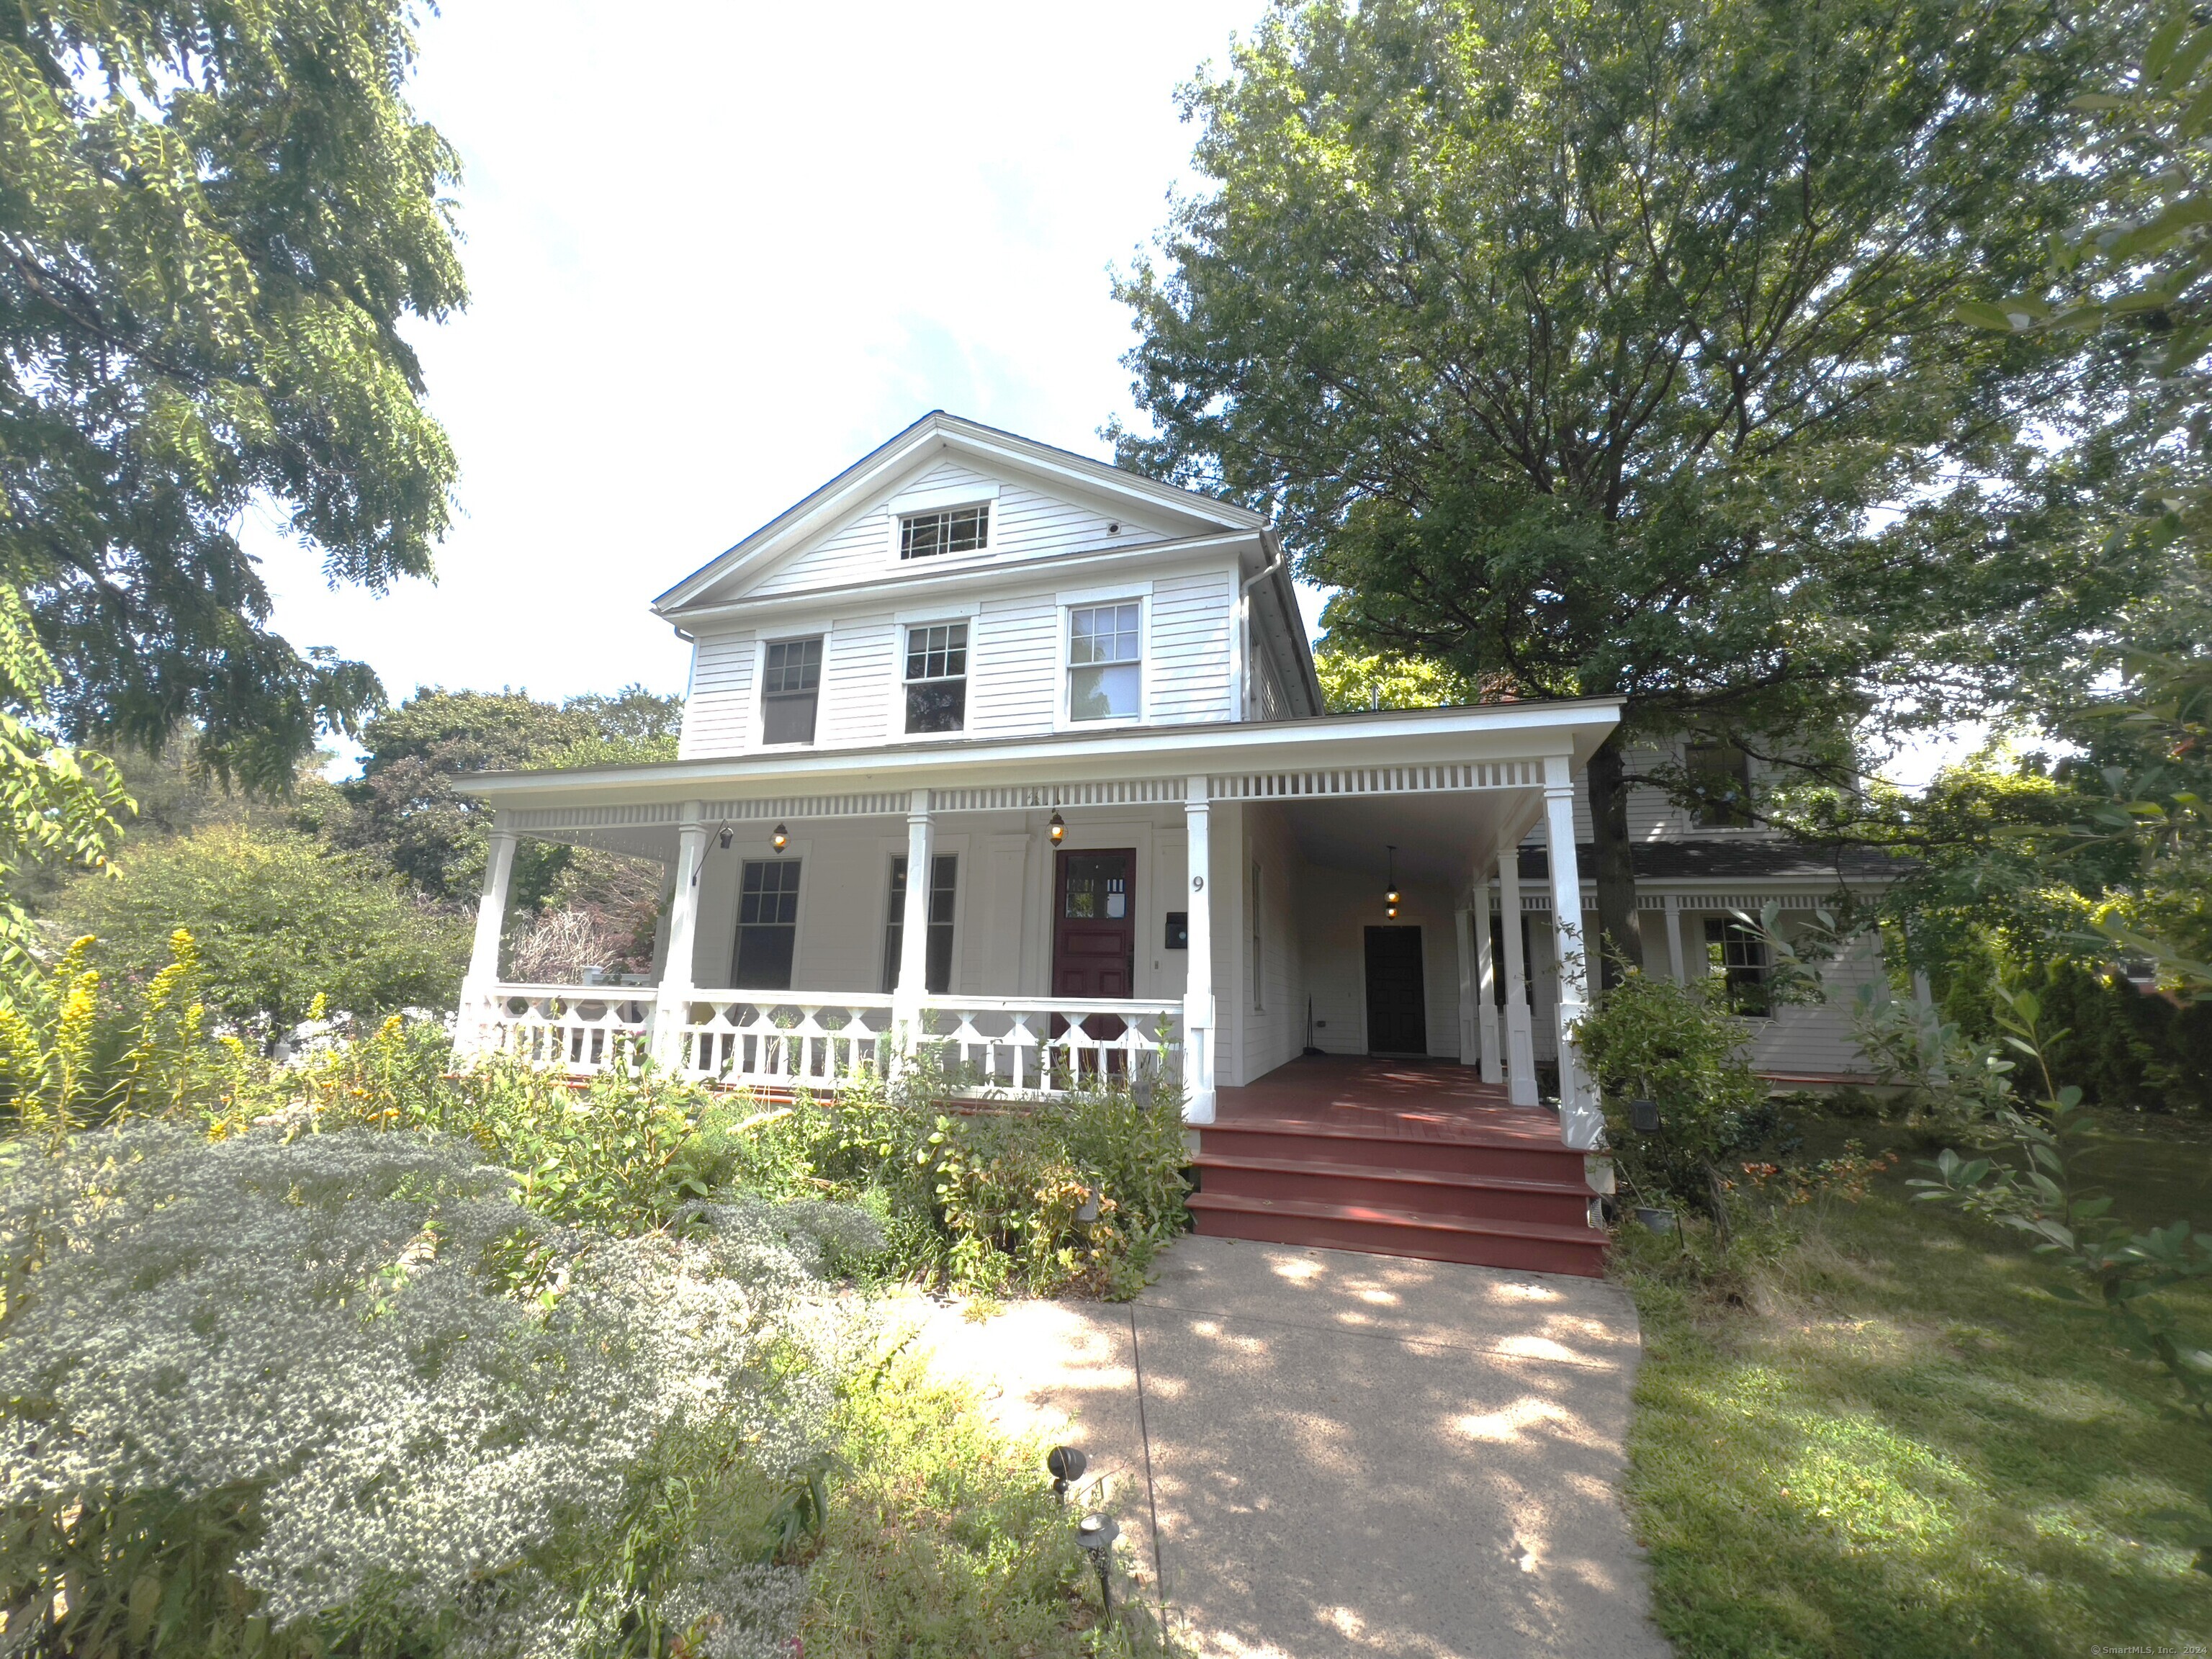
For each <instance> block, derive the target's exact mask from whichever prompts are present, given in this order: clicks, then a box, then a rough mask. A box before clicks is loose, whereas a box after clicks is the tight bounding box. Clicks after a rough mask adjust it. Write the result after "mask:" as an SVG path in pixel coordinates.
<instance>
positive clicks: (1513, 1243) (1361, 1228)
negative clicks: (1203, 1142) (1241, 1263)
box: [1191, 1193, 1605, 1279]
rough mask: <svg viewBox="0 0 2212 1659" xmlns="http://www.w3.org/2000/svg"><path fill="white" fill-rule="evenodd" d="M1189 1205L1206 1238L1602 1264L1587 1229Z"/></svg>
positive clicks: (1600, 1247) (1576, 1269) (1434, 1257)
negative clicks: (1440, 1229)
mask: <svg viewBox="0 0 2212 1659" xmlns="http://www.w3.org/2000/svg"><path fill="white" fill-rule="evenodd" d="M1191 1209H1192V1212H1193V1214H1194V1218H1195V1219H1196V1222H1197V1227H1198V1231H1199V1233H1200V1235H1201V1236H1202V1237H1208V1238H1243V1239H1250V1240H1252V1241H1253V1242H1255V1243H1266V1244H1288V1245H1291V1246H1294V1247H1297V1248H1302V1249H1325V1250H1359V1251H1364V1252H1365V1253H1366V1254H1368V1255H1396V1256H1408V1257H1412V1258H1413V1259H1415V1260H1417V1261H1458V1262H1464V1263H1466V1264H1468V1265H1469V1266H1471V1267H1505V1268H1511V1269H1516V1270H1518V1271H1520V1272H1523V1273H1570V1274H1573V1275H1575V1276H1577V1277H1579V1278H1583V1279H1595V1278H1596V1277H1598V1276H1599V1275H1600V1274H1601V1273H1603V1272H1604V1270H1605V1236H1604V1235H1603V1234H1602V1233H1597V1232H1593V1233H1592V1234H1591V1235H1590V1239H1591V1243H1589V1245H1587V1246H1584V1245H1581V1244H1568V1243H1563V1242H1560V1241H1559V1240H1554V1239H1542V1238H1515V1237H1510V1236H1506V1235H1498V1234H1468V1233H1437V1232H1433V1231H1428V1230H1426V1229H1422V1228H1414V1227H1401V1226H1397V1225H1393V1224H1391V1223H1389V1222H1387V1221H1354V1220H1347V1219H1340V1218H1328V1217H1316V1216H1277V1215H1255V1214H1253V1213H1251V1212H1249V1211H1223V1210H1210V1209H1207V1208H1206V1207H1205V1194H1202V1193H1201V1194H1198V1195H1197V1196H1196V1197H1194V1199H1193V1200H1191Z"/></svg>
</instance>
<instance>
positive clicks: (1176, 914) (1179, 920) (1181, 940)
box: [1168, 910, 1190, 951]
mask: <svg viewBox="0 0 2212 1659" xmlns="http://www.w3.org/2000/svg"><path fill="white" fill-rule="evenodd" d="M1168 949H1169V950H1170V951H1188V950H1189V949H1190V912H1189V911H1188V910H1170V911H1169V912H1168Z"/></svg>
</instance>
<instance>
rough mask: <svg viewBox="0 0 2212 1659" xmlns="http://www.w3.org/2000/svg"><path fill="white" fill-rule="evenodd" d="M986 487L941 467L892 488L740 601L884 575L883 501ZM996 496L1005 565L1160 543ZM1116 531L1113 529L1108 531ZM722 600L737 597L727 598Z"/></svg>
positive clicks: (886, 522) (1093, 518) (1079, 511)
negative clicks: (1011, 561)
mask: <svg viewBox="0 0 2212 1659" xmlns="http://www.w3.org/2000/svg"><path fill="white" fill-rule="evenodd" d="M993 482H994V481H993V480H992V479H990V478H988V477H985V476H984V475H983V474H982V473H980V472H977V471H974V470H973V469H972V468H969V467H964V466H961V465H958V464H957V463H955V462H952V461H940V462H939V464H938V465H935V466H933V467H932V468H930V469H929V470H928V471H926V472H923V473H921V474H920V475H918V476H917V477H913V478H910V479H908V480H907V481H906V482H905V483H902V484H900V485H899V486H898V488H897V489H895V490H891V491H889V492H886V496H885V499H884V501H877V502H875V503H873V504H872V506H870V507H867V508H866V509H865V510H863V511H861V512H859V513H855V514H854V516H853V517H852V518H850V519H848V520H845V521H844V522H843V523H842V524H841V525H839V526H836V528H835V529H833V530H830V531H829V532H825V533H824V534H823V535H822V536H821V537H820V538H817V540H815V541H813V542H811V543H810V544H807V545H805V546H804V547H801V548H800V549H799V550H797V551H796V552H794V553H793V554H792V555H791V556H789V557H787V558H786V559H785V560H784V561H783V562H781V563H780V564H778V565H777V566H776V567H775V569H773V570H771V571H769V573H768V574H766V575H764V576H763V577H762V578H761V580H758V581H757V582H755V583H753V584H752V585H751V586H749V587H747V588H746V589H745V590H744V596H745V597H750V596H755V595H757V596H759V597H761V598H767V597H769V596H770V595H773V594H784V593H796V592H804V591H805V590H806V589H809V588H815V587H841V586H846V585H848V584H849V583H853V582H860V581H866V580H870V579H872V578H876V577H881V576H884V575H888V574H890V573H891V571H892V569H893V568H896V566H897V564H898V559H897V556H896V554H895V553H894V551H893V550H892V547H891V526H890V507H889V502H890V501H896V499H897V498H898V497H899V496H901V495H906V494H908V492H910V491H915V490H921V489H929V490H938V489H964V488H967V487H969V486H970V485H973V486H975V489H976V491H977V493H978V495H982V494H983V493H985V492H987V491H988V490H989V489H990V488H991V486H992V484H993ZM998 489H999V498H998V502H997V504H996V506H994V507H993V509H992V515H991V516H992V526H991V549H992V551H993V552H994V553H995V554H999V555H1002V556H1005V557H1006V558H1008V559H1024V558H1036V557H1042V556H1047V555H1050V554H1056V553H1077V552H1094V551H1097V550H1100V549H1105V548H1115V547H1138V546H1142V545H1144V544H1146V543H1148V542H1158V541H1163V540H1164V539H1166V537H1165V534H1164V532H1162V531H1160V530H1159V529H1158V528H1157V527H1156V526H1149V525H1142V524H1139V523H1138V522H1136V521H1135V520H1132V519H1128V518H1126V517H1121V518H1117V517H1115V515H1114V514H1112V513H1105V512H1102V511H1100V510H1099V509H1097V508H1096V507H1087V506H1083V505H1079V504H1078V503H1076V502H1073V501H1062V500H1060V499H1059V498H1058V497H1056V496H1053V495H1048V494H1045V493H1044V492H1042V491H1041V490H1038V489H1032V488H1030V486H1028V485H1025V484H1018V483H1007V482H1000V483H999V485H998ZM1117 525H1118V526H1119V529H1118V530H1116V529H1115V527H1114V526H1117ZM722 597H723V598H726V599H734V598H738V597H740V596H739V595H738V594H734V593H733V594H726V595H723V596H722Z"/></svg>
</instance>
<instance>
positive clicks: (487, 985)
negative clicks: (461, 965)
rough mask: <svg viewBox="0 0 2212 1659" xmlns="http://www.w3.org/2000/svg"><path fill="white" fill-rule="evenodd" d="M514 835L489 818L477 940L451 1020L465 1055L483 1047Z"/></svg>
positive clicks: (457, 1045)
mask: <svg viewBox="0 0 2212 1659" xmlns="http://www.w3.org/2000/svg"><path fill="white" fill-rule="evenodd" d="M514 842H515V835H514V832H513V830H512V829H501V828H500V827H499V820H498V819H497V818H496V817H495V818H494V819H493V820H492V832H491V843H490V846H489V848H488V849H487V856H486V857H485V859H484V873H483V892H482V894H481V895H480V896H478V898H477V933H476V942H475V944H474V945H471V947H470V950H469V971H468V973H467V974H466V975H465V976H464V977H463V979H462V981H461V1006H460V1008H459V1011H458V1018H456V1020H455V1022H454V1029H453V1048H454V1053H455V1055H456V1057H457V1058H465V1057H466V1056H468V1055H470V1054H475V1053H477V1051H478V1050H479V1049H481V1048H483V1039H484V1027H485V1025H486V1024H487V1018H486V1017H487V1015H488V1013H489V1007H488V1004H489V1001H490V1000H491V994H492V990H493V987H495V986H496V985H497V984H498V983H499V946H500V941H501V938H502V937H503V936H504V935H505V933H506V931H507V887H508V884H509V883H510V882H511V881H512V880H513V876H514Z"/></svg>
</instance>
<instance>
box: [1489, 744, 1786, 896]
mask: <svg viewBox="0 0 2212 1659" xmlns="http://www.w3.org/2000/svg"><path fill="white" fill-rule="evenodd" d="M1680 759H1681V752H1680V750H1677V749H1673V748H1668V749H1632V750H1629V751H1628V757H1627V766H1628V775H1630V776H1631V777H1635V776H1637V775H1638V774H1640V773H1645V772H1648V771H1650V769H1652V768H1654V767H1656V766H1664V765H1673V764H1675V763H1679V762H1680ZM1770 770H1771V769H1769V768H1767V767H1766V766H1765V765H1763V764H1762V763H1759V762H1758V761H1753V762H1752V763H1751V776H1752V781H1753V783H1754V784H1756V783H1758V782H1759V780H1760V779H1762V778H1764V777H1765V776H1766V775H1768V774H1769V772H1770ZM1712 833H1713V832H1712V830H1711V829H1705V828H1703V827H1700V826H1699V825H1696V824H1693V823H1691V822H1690V815H1689V814H1688V813H1687V812H1686V811H1683V810H1682V809H1681V808H1680V807H1679V806H1677V805H1674V802H1672V801H1671V800H1669V799H1667V796H1666V793H1665V792H1664V791H1662V790H1659V789H1655V788H1653V787H1651V786H1650V785H1649V784H1631V785H1630V786H1629V790H1628V836H1629V839H1630V840H1632V841H1667V840H1672V839H1674V838H1676V837H1678V836H1705V835H1711V834H1712ZM1720 833H1722V834H1723V835H1742V834H1743V833H1745V832H1744V831H1742V830H1741V829H1737V830H1727V829H1723V830H1722V831H1721V832H1720ZM1575 839H1576V840H1577V841H1580V842H1589V841H1591V840H1594V839H1595V836H1594V835H1593V834H1592V831H1591V828H1590V808H1589V778H1588V777H1587V776H1586V775H1583V773H1581V772H1577V773H1576V774H1575ZM1526 844H1527V845H1528V846H1531V847H1541V846H1542V845H1543V844H1544V832H1543V829H1542V828H1541V826H1540V827H1538V828H1537V829H1532V830H1530V831H1529V832H1528V842H1527V843H1526ZM1583 873H1584V874H1585V875H1587V874H1589V872H1588V871H1585V872H1583Z"/></svg>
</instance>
